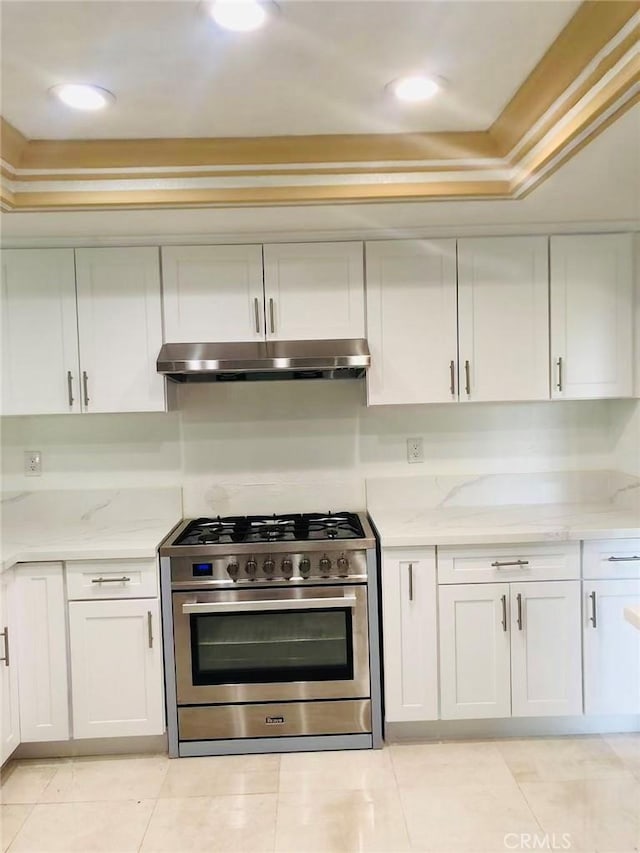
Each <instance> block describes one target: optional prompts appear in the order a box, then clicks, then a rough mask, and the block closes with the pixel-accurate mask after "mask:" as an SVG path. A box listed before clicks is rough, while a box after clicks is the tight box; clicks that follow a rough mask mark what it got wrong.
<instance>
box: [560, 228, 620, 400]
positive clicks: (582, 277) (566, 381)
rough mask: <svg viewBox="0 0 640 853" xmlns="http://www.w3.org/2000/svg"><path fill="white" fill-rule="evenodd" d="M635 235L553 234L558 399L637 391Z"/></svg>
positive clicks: (612, 395)
mask: <svg viewBox="0 0 640 853" xmlns="http://www.w3.org/2000/svg"><path fill="white" fill-rule="evenodd" d="M632 258H633V243H632V235H631V234H589V235H570V236H564V237H552V238H551V360H552V364H551V371H552V373H551V375H552V384H551V390H552V395H553V397H555V398H558V399H576V398H585V397H630V396H632V393H633V367H632V362H633V337H632V336H633V276H632V266H633V264H632Z"/></svg>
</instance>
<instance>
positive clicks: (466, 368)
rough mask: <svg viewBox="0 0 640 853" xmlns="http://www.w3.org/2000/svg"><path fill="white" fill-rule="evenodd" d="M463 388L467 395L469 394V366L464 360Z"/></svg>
mask: <svg viewBox="0 0 640 853" xmlns="http://www.w3.org/2000/svg"><path fill="white" fill-rule="evenodd" d="M464 390H465V391H466V392H467V396H468V397H470V396H471V367H470V365H469V361H468V359H467V361H465V363H464Z"/></svg>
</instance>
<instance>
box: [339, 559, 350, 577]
mask: <svg viewBox="0 0 640 853" xmlns="http://www.w3.org/2000/svg"><path fill="white" fill-rule="evenodd" d="M336 565H337V566H338V574H339V575H340V577H341V578H344V577H346V576H347V575H348V574H349V560H347V558H346V557H338V559H337V561H336Z"/></svg>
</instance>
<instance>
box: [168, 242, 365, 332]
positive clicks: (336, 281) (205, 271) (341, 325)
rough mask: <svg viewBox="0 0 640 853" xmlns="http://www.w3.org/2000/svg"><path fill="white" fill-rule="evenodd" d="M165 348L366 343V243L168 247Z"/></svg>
mask: <svg viewBox="0 0 640 853" xmlns="http://www.w3.org/2000/svg"><path fill="white" fill-rule="evenodd" d="M162 274H163V287H164V296H163V303H164V323H165V341H167V342H172V341H173V342H189V341H191V342H206V341H212V342H221V343H222V342H227V341H261V340H265V339H271V340H276V341H278V340H309V339H311V340H314V339H315V340H320V339H326V338H360V337H363V336H364V272H363V258H362V243H282V244H274V245H268V246H264V247H262V246H256V245H249V246H165V247H163V249H162Z"/></svg>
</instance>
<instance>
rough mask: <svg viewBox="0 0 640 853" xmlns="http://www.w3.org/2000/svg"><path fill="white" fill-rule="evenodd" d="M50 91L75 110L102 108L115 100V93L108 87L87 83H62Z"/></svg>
mask: <svg viewBox="0 0 640 853" xmlns="http://www.w3.org/2000/svg"><path fill="white" fill-rule="evenodd" d="M49 91H50V92H51V93H52V94H53V95H55V96H56V98H59V99H60V100H61V101H62V103H63V104H66V105H67V106H68V107H73V109H74V110H101V109H102V108H103V107H106V106H107V104H110V103H112V102H113V101H115V95H113V94H112V93H111V92H109V91H107V89H101V88H100V87H99V86H90V85H88V84H87V83H61V84H60V85H59V86H54V87H53V88H52V89H50V90H49Z"/></svg>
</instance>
